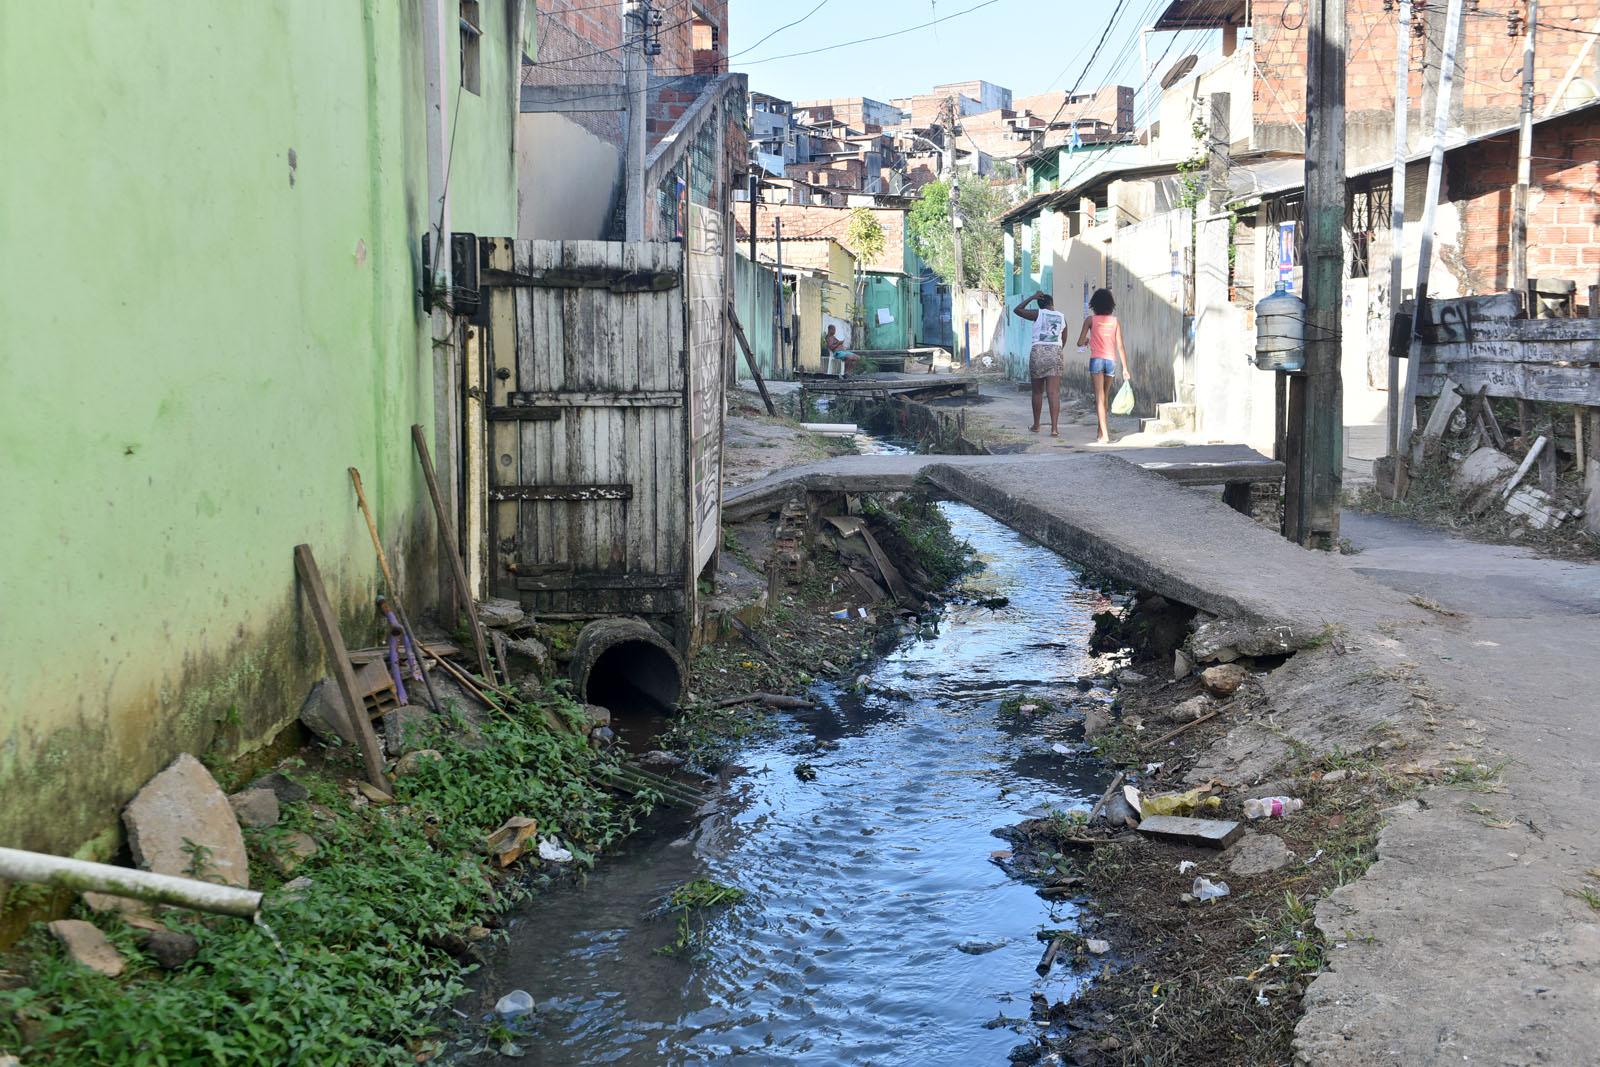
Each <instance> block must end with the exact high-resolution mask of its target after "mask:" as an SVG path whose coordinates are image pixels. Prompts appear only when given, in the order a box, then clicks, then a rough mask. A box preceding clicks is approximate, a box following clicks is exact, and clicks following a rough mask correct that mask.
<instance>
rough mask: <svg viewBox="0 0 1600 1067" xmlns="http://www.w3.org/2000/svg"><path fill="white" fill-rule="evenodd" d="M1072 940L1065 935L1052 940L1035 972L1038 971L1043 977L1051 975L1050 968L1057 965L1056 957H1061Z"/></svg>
mask: <svg viewBox="0 0 1600 1067" xmlns="http://www.w3.org/2000/svg"><path fill="white" fill-rule="evenodd" d="M1070 940H1071V938H1070V937H1069V936H1067V935H1065V934H1063V935H1062V936H1060V937H1054V938H1051V939H1050V944H1049V945H1048V946H1046V947H1045V950H1044V955H1043V956H1041V957H1040V958H1039V962H1038V964H1037V965H1036V966H1035V967H1034V970H1036V971H1038V972H1039V973H1040V974H1041V975H1046V974H1049V973H1050V968H1052V967H1054V966H1055V965H1056V957H1057V956H1059V955H1061V951H1062V949H1064V948H1066V947H1067V942H1068V941H1070Z"/></svg>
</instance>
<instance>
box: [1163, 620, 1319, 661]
mask: <svg viewBox="0 0 1600 1067" xmlns="http://www.w3.org/2000/svg"><path fill="white" fill-rule="evenodd" d="M1197 617H1199V616H1197ZM1186 647H1187V651H1188V653H1189V656H1190V657H1191V658H1192V659H1193V660H1194V661H1195V662H1197V663H1210V662H1213V661H1216V660H1221V661H1223V662H1231V661H1232V660H1233V659H1237V658H1238V657H1239V656H1281V655H1284V654H1286V653H1289V652H1293V651H1294V650H1295V648H1296V644H1295V636H1294V633H1293V631H1292V630H1291V628H1290V627H1288V626H1280V625H1271V624H1261V623H1249V622H1245V621H1243V620H1239V619H1219V618H1211V617H1205V621H1204V622H1202V623H1200V624H1199V625H1198V626H1196V627H1195V629H1194V633H1193V634H1191V635H1190V637H1189V643H1188V645H1187V646H1186Z"/></svg>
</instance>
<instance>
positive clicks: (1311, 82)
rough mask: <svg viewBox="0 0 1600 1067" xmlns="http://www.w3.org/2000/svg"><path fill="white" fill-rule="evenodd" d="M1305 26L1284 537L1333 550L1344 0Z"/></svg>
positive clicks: (1339, 411)
mask: <svg viewBox="0 0 1600 1067" xmlns="http://www.w3.org/2000/svg"><path fill="white" fill-rule="evenodd" d="M1307 31H1308V36H1307V55H1306V200H1305V215H1306V218H1305V221H1306V262H1305V279H1306V284H1305V290H1306V360H1305V372H1304V373H1303V374H1297V375H1294V376H1293V377H1291V379H1290V382H1289V388H1290V391H1291V398H1290V404H1289V410H1290V411H1291V412H1297V413H1299V414H1300V416H1301V421H1300V425H1299V426H1298V427H1295V426H1291V427H1290V434H1291V436H1294V435H1295V431H1296V430H1298V431H1299V433H1298V436H1299V441H1298V447H1296V448H1293V449H1291V455H1290V456H1289V462H1290V463H1291V464H1296V465H1298V469H1299V477H1298V478H1295V477H1293V475H1292V474H1291V477H1290V479H1289V484H1290V485H1291V486H1294V487H1295V489H1296V492H1295V494H1294V497H1293V498H1292V499H1286V500H1285V501H1284V533H1285V535H1286V536H1288V537H1290V538H1291V539H1292V540H1295V541H1298V542H1300V543H1301V544H1302V545H1305V546H1306V547H1308V548H1320V549H1332V548H1334V547H1335V546H1337V545H1338V543H1339V490H1340V485H1341V481H1342V477H1341V475H1342V471H1343V465H1344V448H1343V443H1344V442H1343V437H1344V426H1343V421H1344V420H1343V414H1344V393H1343V385H1342V382H1341V380H1340V376H1339V360H1340V352H1341V348H1342V345H1341V343H1340V334H1339V320H1340V315H1341V311H1342V309H1343V305H1344V207H1345V189H1344V184H1345V183H1344V74H1345V5H1344V0H1310V11H1309V12H1308V17H1307ZM1296 390H1298V391H1299V392H1300V396H1299V397H1298V398H1296V397H1294V396H1293V395H1292V394H1293V393H1294V392H1295V391H1296ZM1296 400H1298V401H1299V403H1296ZM1292 417H1293V416H1291V418H1292Z"/></svg>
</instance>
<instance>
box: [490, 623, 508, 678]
mask: <svg viewBox="0 0 1600 1067" xmlns="http://www.w3.org/2000/svg"><path fill="white" fill-rule="evenodd" d="M489 640H490V643H492V644H493V645H494V661H495V663H497V664H499V666H500V673H499V675H495V674H494V673H493V671H491V672H490V673H489V675H488V677H489V678H491V679H494V680H495V681H498V682H504V683H505V684H506V685H510V684H511V667H510V660H509V659H508V657H507V655H506V635H505V634H503V633H501V632H500V631H499V630H490V631H489Z"/></svg>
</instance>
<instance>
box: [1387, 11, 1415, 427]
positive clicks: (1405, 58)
mask: <svg viewBox="0 0 1600 1067" xmlns="http://www.w3.org/2000/svg"><path fill="white" fill-rule="evenodd" d="M1396 6H1397V8H1398V11H1397V12H1396V14H1395V24H1394V166H1393V168H1392V169H1391V170H1390V171H1389V323H1390V326H1389V391H1388V392H1387V393H1385V394H1384V400H1385V406H1386V407H1387V408H1388V409H1389V410H1388V423H1389V430H1388V444H1389V447H1388V450H1387V451H1388V454H1389V455H1390V456H1391V457H1392V456H1397V455H1399V454H1400V402H1399V396H1400V354H1399V352H1398V350H1397V347H1396V343H1395V342H1396V340H1397V338H1398V335H1399V331H1398V329H1397V328H1396V324H1397V323H1398V322H1399V321H1400V298H1401V293H1402V286H1403V284H1404V278H1403V274H1404V268H1405V252H1406V155H1407V153H1408V152H1409V151H1410V147H1409V140H1410V133H1411V131H1410V130H1408V129H1407V128H1406V126H1407V123H1408V122H1409V121H1410V110H1411V97H1410V95H1409V94H1410V91H1411V0H1400V2H1399V4H1397V5H1396Z"/></svg>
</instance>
